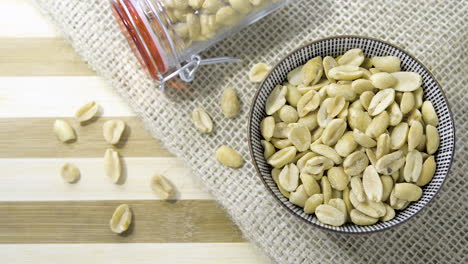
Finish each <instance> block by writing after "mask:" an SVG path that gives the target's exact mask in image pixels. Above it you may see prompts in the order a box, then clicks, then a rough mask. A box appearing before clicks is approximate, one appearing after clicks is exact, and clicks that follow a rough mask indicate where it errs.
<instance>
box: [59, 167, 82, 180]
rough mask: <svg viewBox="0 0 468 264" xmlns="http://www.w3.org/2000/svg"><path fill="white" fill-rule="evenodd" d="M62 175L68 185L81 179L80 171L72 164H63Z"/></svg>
mask: <svg viewBox="0 0 468 264" xmlns="http://www.w3.org/2000/svg"><path fill="white" fill-rule="evenodd" d="M60 175H61V176H62V178H63V179H64V180H65V181H67V182H68V183H75V182H77V181H78V180H79V179H80V170H79V169H78V168H77V167H76V166H75V165H73V164H71V163H65V164H63V166H62V168H61V170H60Z"/></svg>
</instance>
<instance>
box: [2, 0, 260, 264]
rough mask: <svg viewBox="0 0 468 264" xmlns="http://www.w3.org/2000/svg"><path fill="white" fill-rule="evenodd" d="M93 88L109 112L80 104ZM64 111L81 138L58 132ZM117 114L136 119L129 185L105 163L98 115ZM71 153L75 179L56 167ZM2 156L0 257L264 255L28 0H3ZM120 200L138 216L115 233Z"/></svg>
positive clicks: (136, 259) (165, 259) (130, 139)
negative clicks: (154, 186)
mask: <svg viewBox="0 0 468 264" xmlns="http://www.w3.org/2000/svg"><path fill="white" fill-rule="evenodd" d="M91 100H95V101H96V102H98V103H99V104H100V105H101V107H102V109H103V117H101V118H99V119H98V120H97V121H96V122H94V123H92V124H89V125H87V126H80V125H78V124H77V122H76V121H75V120H74V119H73V118H72V116H73V114H74V112H75V110H76V109H77V108H78V107H80V106H81V105H83V104H84V103H86V102H88V101H91ZM58 118H61V119H65V120H67V121H69V122H70V124H72V126H73V127H74V128H75V129H76V132H77V134H78V140H77V142H75V143H73V144H61V143H60V142H59V141H58V140H56V138H55V136H54V134H53V132H52V126H53V122H54V121H55V120H56V119H58ZM111 118H119V119H122V120H124V121H125V122H126V123H127V125H128V128H130V129H127V132H126V134H125V136H124V137H125V140H124V143H123V144H121V145H120V146H119V147H118V148H117V149H118V150H119V152H120V153H121V155H122V156H123V157H124V158H123V163H124V167H125V177H126V179H125V182H124V184H121V185H115V184H112V183H110V182H109V181H108V179H106V177H105V176H104V170H103V158H102V157H103V155H104V151H105V149H106V148H108V147H109V146H108V145H107V144H106V143H105V141H104V139H103V137H102V132H101V131H102V124H103V122H105V121H106V120H109V119H111ZM65 162H72V163H74V164H75V165H77V166H78V167H79V168H80V170H81V175H82V176H81V179H80V181H79V182H78V183H77V184H67V183H65V182H64V180H63V179H62V178H61V177H60V176H59V169H60V167H61V165H63V164H64V163H65ZM0 168H1V172H0V263H5V264H10V263H132V264H133V263H139V264H143V263H177V264H184V263H187V264H189V263H203V264H210V263H216V264H218V263H267V262H268V260H267V259H266V258H265V257H264V256H262V255H261V254H259V252H257V251H255V250H254V249H253V247H252V245H251V244H249V243H247V242H245V241H244V240H243V238H242V236H241V233H240V231H239V230H238V228H237V227H236V226H235V225H234V224H233V223H232V222H231V221H230V219H229V218H228V217H227V215H226V214H225V212H224V211H223V210H222V209H221V208H220V207H219V206H218V205H217V204H216V202H215V201H214V200H213V198H212V197H211V196H210V195H209V194H208V193H206V192H205V191H203V188H202V187H201V186H200V185H199V184H198V183H197V182H195V180H194V179H193V177H192V176H191V175H190V171H189V169H188V168H187V167H186V166H185V165H184V164H183V163H182V162H181V161H179V160H178V159H177V158H175V157H174V156H173V155H171V154H170V153H169V152H167V151H166V150H165V149H164V147H163V146H162V145H161V143H160V142H158V141H157V140H155V139H152V138H151V137H150V136H149V134H148V133H147V132H146V131H145V130H144V129H143V127H142V126H141V124H140V122H139V121H138V120H137V118H136V117H135V115H134V113H132V112H131V111H130V110H129V108H128V107H127V106H126V105H125V104H124V102H123V101H122V100H121V99H120V98H119V97H118V96H117V94H115V93H114V91H113V89H112V87H110V86H109V84H108V83H107V82H106V81H105V80H104V79H102V78H100V77H98V76H96V74H95V73H94V72H92V71H91V70H90V69H88V67H87V65H86V63H84V62H83V61H81V60H80V58H79V57H78V55H77V54H76V53H75V52H74V51H73V49H72V48H71V47H70V45H69V44H67V43H66V42H65V41H64V40H63V39H62V38H61V37H60V36H59V34H58V32H56V30H55V28H54V26H53V25H51V24H50V23H49V22H48V21H46V20H44V19H43V18H42V17H41V15H40V14H39V12H38V10H37V9H36V7H35V6H34V4H33V3H32V1H29V0H0ZM156 173H160V174H163V175H165V176H166V177H167V178H169V179H170V180H171V181H172V182H173V183H174V185H175V186H177V189H178V194H177V197H178V200H177V201H175V202H166V201H161V200H158V197H157V196H155V195H154V194H153V193H152V192H151V189H150V187H149V180H150V178H151V177H152V176H153V175H154V174H156ZM121 203H127V204H129V205H130V206H131V207H132V209H133V212H134V215H135V217H134V224H133V226H132V228H131V230H130V231H129V232H128V233H127V234H125V235H116V234H114V233H112V232H111V231H110V229H109V226H108V222H109V219H110V217H111V215H112V213H113V211H114V209H115V207H116V206H117V205H119V204H121Z"/></svg>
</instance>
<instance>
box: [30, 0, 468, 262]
mask: <svg viewBox="0 0 468 264" xmlns="http://www.w3.org/2000/svg"><path fill="white" fill-rule="evenodd" d="M37 2H38V4H39V6H40V7H41V8H42V9H43V11H44V12H45V13H46V14H47V16H48V17H49V18H50V19H51V20H53V21H54V22H55V23H56V25H57V26H58V27H59V28H60V29H61V30H62V32H63V34H64V35H65V37H66V38H67V39H68V40H69V41H70V42H71V43H72V44H73V46H74V48H75V49H76V50H77V51H78V52H79V54H80V55H81V56H82V57H83V59H84V60H85V61H87V62H88V63H89V66H90V67H91V68H92V69H94V70H95V71H96V72H97V73H98V74H100V75H101V76H103V77H105V78H106V79H108V80H109V82H110V83H111V84H112V85H113V87H115V89H116V90H117V91H118V93H119V94H120V95H121V96H122V97H123V98H124V99H125V100H126V102H127V103H128V104H129V105H130V106H131V108H132V109H133V110H134V111H135V113H136V114H137V115H138V116H139V117H140V118H141V120H142V122H143V123H144V124H145V126H146V128H147V129H148V131H150V132H151V134H152V135H153V136H154V137H155V138H158V139H160V140H161V141H162V142H163V143H164V146H165V147H166V148H167V149H168V150H169V151H171V152H172V153H174V154H176V155H177V156H178V157H179V158H181V159H182V160H184V161H185V162H186V164H187V165H188V166H189V167H190V168H191V169H192V171H193V175H194V176H196V177H198V178H199V179H201V181H202V182H203V183H204V186H205V187H206V188H207V189H208V190H209V191H210V192H211V193H212V194H213V195H214V197H215V198H216V200H217V201H218V202H219V203H220V204H221V205H222V207H223V208H224V209H225V210H226V211H227V213H229V215H230V216H231V217H232V219H233V221H234V222H235V223H236V224H237V225H238V226H239V227H240V229H241V230H242V231H243V234H244V235H245V237H246V239H248V240H251V241H252V242H254V244H255V245H257V246H258V247H259V248H261V249H262V250H263V251H264V252H266V254H267V255H269V256H270V257H271V258H272V259H273V260H274V261H276V262H277V263H281V264H284V263H288V264H289V263H290V264H296V263H322V264H323V263H409V264H412V263H424V264H428V263H468V260H467V258H468V257H467V255H468V250H467V248H468V246H467V240H468V230H467V229H468V228H467V226H468V225H467V216H466V211H467V206H466V205H467V203H466V201H467V200H468V199H467V198H468V197H467V189H468V184H467V182H468V181H467V180H466V176H465V174H466V172H468V155H467V151H468V149H466V145H467V142H468V134H467V132H466V131H468V96H467V94H468V87H467V83H468V80H467V76H468V71H467V69H468V62H467V53H468V26H467V19H468V17H467V14H468V1H456V0H446V1H442V0H440V1H427V0H420V1H416V0H412V1H390V0H389V1H374V0H359V1H357V0H356V1H351V0H349V1H332V0H301V1H295V2H293V3H291V4H290V5H288V6H287V7H285V8H283V9H281V10H280V11H278V12H276V13H274V14H272V15H270V16H269V17H267V18H265V19H263V20H261V21H260V22H258V23H256V24H255V25H253V26H251V27H249V28H248V29H246V30H243V31H242V32H240V33H238V34H236V35H234V36H232V37H230V38H229V39H227V40H225V41H223V42H221V43H219V44H218V45H216V46H214V47H212V48H211V49H210V50H209V51H207V52H205V53H203V54H202V56H203V57H216V56H233V57H236V58H241V59H243V60H244V62H243V63H240V64H237V65H236V64H229V65H217V66H206V67H204V68H203V69H202V70H200V71H199V72H198V73H197V78H196V81H195V82H194V83H193V91H192V93H191V94H187V93H181V92H173V91H168V92H167V94H166V95H165V96H163V95H162V94H161V93H160V92H159V91H158V89H157V84H155V83H154V82H153V81H151V80H150V79H149V78H148V77H147V75H146V74H145V73H144V72H143V71H142V70H141V69H140V66H139V65H138V62H137V60H136V58H135V57H134V55H133V54H132V52H131V50H130V48H129V46H128V45H127V43H126V41H125V39H124V37H123V36H122V34H121V33H120V31H119V29H118V26H117V23H116V22H115V21H114V18H113V17H112V15H111V10H110V6H109V4H108V1H104V0H67V1H64V0H37ZM334 35H362V36H368V37H373V38H378V39H382V40H385V41H388V42H390V43H393V44H395V45H397V46H399V47H401V48H403V49H405V50H406V51H408V52H409V53H411V54H413V55H414V56H415V57H416V58H418V59H419V60H420V61H421V62H422V63H423V64H424V65H426V66H427V67H428V68H429V70H431V71H432V73H433V74H434V75H435V77H436V79H437V80H438V81H439V82H440V84H441V86H442V88H443V89H444V91H445V93H446V95H447V97H448V100H449V102H450V106H451V109H452V111H453V114H454V118H455V123H456V127H457V142H456V155H455V160H454V163H453V166H452V170H451V173H450V174H449V175H448V177H447V180H446V182H445V184H444V186H443V187H442V189H441V191H440V192H439V194H438V195H437V197H436V199H435V200H434V201H432V202H431V203H430V204H429V206H428V207H427V208H425V209H424V210H423V211H422V212H421V213H419V214H418V215H417V216H415V217H414V218H413V219H411V220H410V221H409V222H407V223H405V224H403V225H400V226H398V227H396V228H393V229H391V230H388V231H384V232H378V233H374V234H370V235H353V236H351V235H342V234H337V233H331V232H327V231H324V230H319V229H318V228H315V227H313V226H310V225H307V224H305V223H304V222H302V221H301V220H299V219H297V218H295V217H294V216H292V215H291V214H290V213H289V212H288V211H286V209H285V208H283V207H282V206H280V205H279V204H278V203H277V201H275V200H274V198H273V197H272V196H271V195H270V193H269V192H267V190H266V188H265V187H264V185H263V184H262V182H261V181H260V180H259V177H258V176H257V175H256V172H255V169H254V167H253V165H252V160H251V158H250V155H249V152H248V143H247V125H248V122H247V120H248V110H249V107H250V102H251V101H252V97H253V95H254V93H255V91H256V89H257V85H255V84H252V83H250V82H249V81H248V78H247V72H248V70H249V68H250V66H251V65H253V64H254V63H257V62H267V63H269V64H272V65H273V64H275V63H277V62H278V61H279V60H280V59H281V58H282V57H284V56H285V55H286V54H288V53H289V52H290V51H292V50H293V49H295V48H297V47H299V46H301V45H303V44H306V43H307V42H309V41H312V40H317V39H319V38H322V37H328V36H334ZM227 87H233V88H235V89H236V90H237V92H238V93H239V96H240V100H241V101H242V111H241V115H240V117H238V118H236V119H234V120H227V119H225V118H223V114H222V112H221V110H220V107H219V98H220V95H221V92H222V91H223V90H224V89H225V88H227ZM195 107H203V108H205V109H206V110H207V111H208V112H209V113H210V114H211V116H212V117H213V119H214V121H215V130H214V133H212V134H210V135H202V134H200V133H198V132H197V131H196V130H195V128H194V127H193V125H192V124H191V120H190V113H191V111H192V110H193V109H194V108H195ZM221 144H227V145H230V146H232V147H233V148H234V149H236V150H238V151H239V152H240V153H241V154H242V156H243V157H244V159H245V161H246V163H245V165H244V166H243V168H241V169H228V168H225V167H223V166H221V165H220V164H219V163H218V162H217V161H216V159H215V158H214V152H215V149H216V148H217V147H218V146H220V145H221Z"/></svg>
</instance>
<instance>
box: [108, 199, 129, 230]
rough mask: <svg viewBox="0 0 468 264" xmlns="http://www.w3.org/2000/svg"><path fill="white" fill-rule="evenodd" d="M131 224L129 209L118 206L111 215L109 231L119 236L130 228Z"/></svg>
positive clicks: (123, 205) (122, 205)
mask: <svg viewBox="0 0 468 264" xmlns="http://www.w3.org/2000/svg"><path fill="white" fill-rule="evenodd" d="M131 224H132V211H131V209H130V207H129V206H128V205H126V204H121V205H119V206H118V207H117V208H116V209H115V211H114V214H112V218H111V220H110V222H109V226H110V229H111V230H112V232H114V233H117V234H121V233H123V232H125V231H127V229H128V228H129V227H130V225H131Z"/></svg>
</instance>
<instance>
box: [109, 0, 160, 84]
mask: <svg viewBox="0 0 468 264" xmlns="http://www.w3.org/2000/svg"><path fill="white" fill-rule="evenodd" d="M110 3H111V5H112V10H113V14H114V17H115V19H116V20H117V23H118V25H119V27H120V30H121V31H122V33H123V35H124V36H125V38H126V39H127V42H128V43H129V45H130V47H131V48H132V51H133V53H135V56H136V57H137V58H138V61H139V62H140V64H141V65H142V67H143V69H144V70H145V71H146V72H147V73H148V74H149V75H150V76H151V78H153V79H155V80H161V73H165V72H166V71H167V64H166V63H165V61H164V59H163V57H162V56H161V53H160V49H158V46H157V44H156V43H157V40H156V39H155V37H154V36H152V35H151V33H150V31H148V22H147V21H146V22H145V20H144V19H146V17H145V15H144V14H140V13H141V12H143V11H142V10H141V9H140V8H138V7H136V6H135V4H134V2H133V1H132V0H110Z"/></svg>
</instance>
